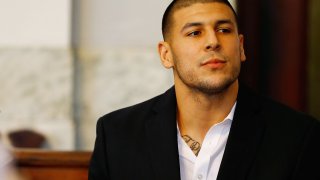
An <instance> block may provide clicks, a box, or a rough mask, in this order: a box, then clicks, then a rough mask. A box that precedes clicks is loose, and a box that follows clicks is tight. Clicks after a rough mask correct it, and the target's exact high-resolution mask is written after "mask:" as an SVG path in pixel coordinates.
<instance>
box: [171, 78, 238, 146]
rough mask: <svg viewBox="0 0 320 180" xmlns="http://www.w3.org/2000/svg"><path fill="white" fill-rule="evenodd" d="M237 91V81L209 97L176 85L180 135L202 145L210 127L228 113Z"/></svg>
mask: <svg viewBox="0 0 320 180" xmlns="http://www.w3.org/2000/svg"><path fill="white" fill-rule="evenodd" d="M238 89H239V85H238V81H235V82H234V83H233V84H231V85H230V86H229V87H228V88H227V89H226V90H224V91H223V92H221V93H217V94H210V95H208V94H204V93H201V92H199V91H194V90H190V89H189V88H187V87H183V86H179V85H176V86H175V90H176V97H177V121H178V126H179V129H180V132H181V135H189V136H190V137H192V138H194V139H195V140H197V141H198V142H200V143H201V144H202V141H203V139H204V137H205V135H206V133H207V131H208V130H209V129H210V127H212V126H213V125H215V124H217V123H219V122H221V121H223V120H224V118H225V117H226V116H227V115H228V114H229V113H230V111H231V109H232V107H233V105H234V103H235V102H236V99H237V95H238Z"/></svg>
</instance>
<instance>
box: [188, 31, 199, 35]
mask: <svg viewBox="0 0 320 180" xmlns="http://www.w3.org/2000/svg"><path fill="white" fill-rule="evenodd" d="M200 34H201V32H200V31H192V32H191V33H188V34H187V36H199V35H200Z"/></svg>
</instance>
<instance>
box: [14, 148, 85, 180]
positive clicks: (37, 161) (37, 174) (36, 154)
mask: <svg viewBox="0 0 320 180" xmlns="http://www.w3.org/2000/svg"><path fill="white" fill-rule="evenodd" d="M13 156H14V158H15V159H16V168H17V171H18V173H20V174H21V175H22V177H24V178H26V179H27V180H87V179H88V166H89V161H90V158H91V152H76V151H74V152H61V151H41V150H25V149H21V150H20V149H19V150H14V151H13Z"/></svg>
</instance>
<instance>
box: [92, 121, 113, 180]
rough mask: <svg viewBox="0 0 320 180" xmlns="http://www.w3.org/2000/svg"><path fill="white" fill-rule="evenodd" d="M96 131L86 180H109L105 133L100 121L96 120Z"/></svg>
mask: <svg viewBox="0 0 320 180" xmlns="http://www.w3.org/2000/svg"><path fill="white" fill-rule="evenodd" d="M96 131H97V134H96V141H95V145H94V150H93V153H92V157H91V161H90V165H89V174H88V179H89V180H102V179H103V180H109V179H110V178H109V175H108V167H107V155H106V142H105V131H104V127H103V121H102V119H99V120H98V122H97V129H96Z"/></svg>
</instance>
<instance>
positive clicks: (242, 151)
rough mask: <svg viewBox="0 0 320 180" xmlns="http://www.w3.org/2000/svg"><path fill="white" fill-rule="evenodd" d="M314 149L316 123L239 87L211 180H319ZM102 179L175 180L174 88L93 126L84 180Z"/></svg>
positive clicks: (319, 131)
mask: <svg viewBox="0 0 320 180" xmlns="http://www.w3.org/2000/svg"><path fill="white" fill-rule="evenodd" d="M319 143H320V125H319V122H318V121H316V120H315V119H313V118H310V117H308V116H306V115H304V114H302V113H299V112H296V111H293V110H291V109H290V108H287V107H285V106H283V105H280V104H278V103H276V102H273V101H272V100H269V99H267V98H264V97H260V96H257V95H255V94H254V93H252V92H250V91H248V90H247V89H246V88H244V87H242V86H241V87H240V90H239V94H238V99H237V106H236V110H235V114H234V119H233V123H232V126H231V130H230V134H229V138H228V141H227V145H226V148H225V152H224V156H223V159H222V162H221V166H220V170H219V174H218V178H217V179H218V180H320V165H319V163H320V158H319V157H320V156H319V153H320V146H319ZM103 179H104V180H179V179H180V169H179V154H178V145H177V125H176V97H175V91H174V88H171V89H169V90H168V91H167V92H165V93H164V94H162V95H160V96H157V97H155V98H153V99H151V100H148V101H146V102H143V103H140V104H138V105H134V106H131V107H128V108H125V109H121V110H118V111H115V112H112V113H110V114H107V115H105V116H103V117H102V118H100V119H99V120H98V123H97V137H96V142H95V147H94V152H93V155H92V159H91V164H90V168H89V180H103ZM209 179H210V178H209Z"/></svg>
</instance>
